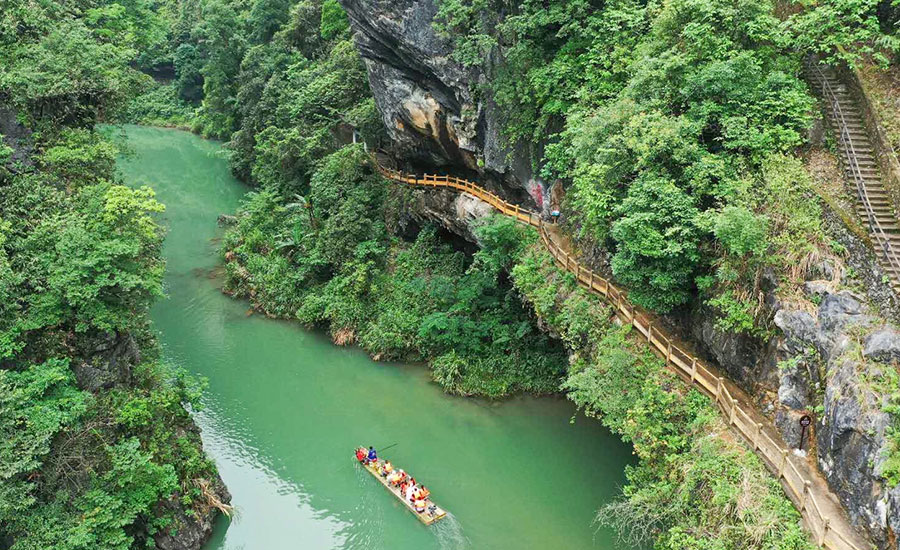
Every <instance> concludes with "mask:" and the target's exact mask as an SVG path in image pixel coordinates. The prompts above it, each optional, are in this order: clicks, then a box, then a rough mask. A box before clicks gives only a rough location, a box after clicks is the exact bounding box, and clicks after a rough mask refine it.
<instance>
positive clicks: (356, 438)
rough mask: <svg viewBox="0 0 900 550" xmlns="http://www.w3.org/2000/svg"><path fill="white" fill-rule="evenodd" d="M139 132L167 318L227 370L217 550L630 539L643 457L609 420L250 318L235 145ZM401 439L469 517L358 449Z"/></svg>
mask: <svg viewBox="0 0 900 550" xmlns="http://www.w3.org/2000/svg"><path fill="white" fill-rule="evenodd" d="M115 131H116V132H119V131H120V130H119V129H115ZM121 131H122V132H124V133H125V134H126V135H127V137H128V145H129V147H130V148H131V149H132V151H133V154H132V155H130V156H127V157H124V158H122V159H120V161H119V166H120V170H121V172H122V174H123V176H124V178H125V180H126V181H127V182H128V183H129V184H130V185H140V184H147V185H151V186H152V187H153V188H154V189H155V190H156V192H157V196H158V198H159V199H160V200H161V201H162V202H163V203H165V205H166V207H167V210H166V212H165V214H164V216H163V217H164V221H165V223H166V225H167V227H168V229H169V233H168V235H167V237H166V243H165V248H164V254H165V257H166V260H167V262H168V271H167V275H166V281H165V284H166V293H167V297H166V299H163V300H161V301H160V302H159V303H158V304H157V305H156V306H155V307H154V309H153V312H152V318H153V323H154V326H155V329H156V330H157V331H158V333H159V337H160V340H161V342H162V345H163V349H164V354H165V356H166V357H167V358H168V359H169V360H171V361H172V362H174V363H177V364H180V365H182V366H183V367H185V368H186V369H188V370H189V371H191V372H193V373H195V374H198V375H202V376H204V377H206V378H208V380H209V388H208V391H207V392H206V394H205V397H204V399H203V401H204V407H203V409H202V410H201V411H200V412H199V413H198V414H197V415H196V418H197V422H198V423H199V425H200V426H201V428H202V430H203V440H204V444H205V446H206V449H207V451H208V452H209V453H210V454H211V455H212V456H213V457H214V459H215V460H216V463H217V464H218V466H219V469H220V471H221V474H222V477H223V479H224V480H225V482H226V484H227V485H228V488H229V489H230V491H231V493H232V495H233V504H234V506H235V507H236V509H237V515H236V517H235V518H234V519H232V520H231V521H228V520H225V519H223V520H221V521H219V523H218V524H217V526H216V531H215V533H214V535H213V538H212V540H211V541H210V542H209V543H208V544H207V546H206V549H207V550H221V549H227V550H238V549H246V550H255V549H260V550H280V549H307V548H309V549H318V548H354V549H355V548H359V549H398V550H403V549H430V548H475V549H495V548H496V549H504V548H517V549H520V550H526V549H547V548H558V549H582V548H596V549H610V548H621V547H622V546H621V545H620V544H618V543H617V542H616V540H615V537H614V535H613V533H611V532H609V531H607V530H605V529H599V530H598V529H597V528H596V526H595V525H593V523H592V521H593V517H594V515H595V512H596V510H597V509H598V508H599V507H600V506H601V505H603V504H604V503H606V502H609V501H611V500H612V499H614V498H616V497H617V495H618V494H619V493H620V490H621V485H622V484H623V483H624V473H623V472H624V467H625V465H626V464H627V463H628V462H629V461H630V460H631V452H630V448H629V447H627V446H626V445H624V444H622V443H621V442H620V441H619V440H618V439H617V438H616V437H614V436H613V435H611V434H610V433H609V432H608V431H606V430H605V429H604V428H602V426H601V425H600V423H599V422H597V421H595V420H591V419H586V418H584V417H583V416H581V415H577V416H575V420H574V422H572V418H573V415H574V414H575V410H574V407H573V406H572V405H571V404H570V403H569V402H567V401H566V400H564V399H562V398H529V397H517V398H513V399H510V400H506V401H503V402H488V401H484V400H478V399H464V398H457V397H451V396H448V395H445V394H444V393H442V391H441V390H440V388H439V387H438V386H436V385H435V384H434V383H432V382H431V381H430V380H429V378H428V373H427V371H426V369H424V368H423V367H422V366H419V365H403V364H389V363H378V362H374V361H372V360H371V359H369V358H368V357H367V356H366V355H365V354H364V353H363V352H362V351H360V350H358V349H354V348H340V347H336V346H334V345H332V344H331V343H330V341H329V340H328V339H327V338H326V337H325V336H323V335H322V334H319V333H317V332H314V331H308V330H304V329H302V328H301V327H299V326H297V325H296V324H294V323H289V322H283V321H273V320H270V319H265V318H263V317H260V316H258V315H252V316H248V315H247V310H248V304H247V303H246V302H244V301H239V300H233V299H230V298H228V297H227V296H225V295H223V294H222V293H221V292H220V285H221V282H220V281H219V280H217V278H216V276H215V273H216V271H215V268H216V266H217V265H218V263H219V257H218V254H217V241H216V238H217V237H219V236H220V235H221V229H218V228H217V227H216V217H217V216H218V215H219V214H221V213H232V212H233V211H234V210H235V207H236V206H237V204H238V201H239V200H240V198H241V196H242V195H243V194H244V193H245V192H247V188H246V187H245V186H243V185H242V184H240V183H239V182H237V181H236V180H235V179H234V178H232V177H231V175H230V174H229V172H228V168H227V162H226V161H225V160H224V158H223V156H222V148H221V146H220V145H219V144H217V143H215V142H211V141H205V140H202V139H200V138H198V137H196V136H193V135H191V134H189V133H185V132H180V131H175V130H164V129H157V128H143V127H135V126H126V127H124V128H123V129H121ZM393 443H397V446H396V447H394V448H393V449H391V450H390V451H388V453H387V454H388V455H389V457H390V458H392V459H393V461H394V463H395V464H396V465H398V466H400V467H403V468H405V469H407V470H408V471H410V472H411V473H412V474H413V475H414V476H415V477H416V478H418V479H419V480H421V481H422V482H424V483H425V484H426V485H428V486H429V488H430V489H431V490H432V495H433V498H434V500H435V501H436V502H438V503H439V504H440V505H441V506H442V507H444V508H446V509H447V510H449V511H450V512H451V513H452V517H450V518H447V519H445V520H443V521H441V522H439V523H438V524H436V525H434V526H431V527H425V526H423V525H422V524H420V523H419V522H418V521H417V520H416V519H415V518H414V517H413V516H412V514H411V513H410V512H409V511H408V510H406V509H405V508H403V507H402V506H401V504H400V503H399V502H397V501H396V500H395V499H394V497H393V496H391V495H390V494H389V493H388V492H387V491H386V490H385V489H384V488H383V487H381V486H380V485H379V484H378V482H377V481H376V480H374V479H372V478H371V476H370V475H369V474H368V473H365V472H364V471H363V470H362V468H360V467H359V465H358V464H356V463H355V461H354V459H353V457H352V456H351V455H352V449H353V447H354V446H355V445H357V444H365V445H369V444H371V445H376V446H386V445H389V444H393Z"/></svg>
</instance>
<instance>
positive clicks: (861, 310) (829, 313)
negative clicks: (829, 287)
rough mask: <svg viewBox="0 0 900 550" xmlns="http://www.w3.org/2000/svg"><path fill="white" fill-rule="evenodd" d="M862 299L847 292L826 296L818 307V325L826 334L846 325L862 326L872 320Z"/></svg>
mask: <svg viewBox="0 0 900 550" xmlns="http://www.w3.org/2000/svg"><path fill="white" fill-rule="evenodd" d="M867 311H868V308H867V307H866V306H864V305H863V298H862V297H860V296H858V295H856V294H854V293H853V292H851V291H849V290H842V291H841V292H838V293H836V294H828V295H827V296H825V298H824V299H823V300H822V303H821V304H820V305H819V324H820V325H821V326H822V329H823V330H825V331H827V332H834V331H837V330H839V329H841V328H843V327H845V326H847V325H851V324H852V325H862V324H866V323H868V322H869V321H871V320H872V317H871V316H869V315H867V314H866V312H867Z"/></svg>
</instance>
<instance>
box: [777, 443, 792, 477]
mask: <svg viewBox="0 0 900 550" xmlns="http://www.w3.org/2000/svg"><path fill="white" fill-rule="evenodd" d="M789 453H790V451H788V450H787V449H781V464H780V465H779V466H778V479H781V478H783V477H784V467H785V465H787V461H788V454H789Z"/></svg>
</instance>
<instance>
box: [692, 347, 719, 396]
mask: <svg viewBox="0 0 900 550" xmlns="http://www.w3.org/2000/svg"><path fill="white" fill-rule="evenodd" d="M696 380H697V358H696V357H691V384H693V383H694V382H695V381H696ZM718 398H719V397H718V396H716V399H718Z"/></svg>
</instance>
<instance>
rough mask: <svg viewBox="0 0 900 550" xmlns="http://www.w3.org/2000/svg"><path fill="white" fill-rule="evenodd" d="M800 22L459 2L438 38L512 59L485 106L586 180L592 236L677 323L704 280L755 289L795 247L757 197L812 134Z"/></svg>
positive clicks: (442, 18) (719, 11) (700, 0)
mask: <svg viewBox="0 0 900 550" xmlns="http://www.w3.org/2000/svg"><path fill="white" fill-rule="evenodd" d="M817 9H818V8H810V9H809V10H805V11H806V12H813V11H816V10H817ZM851 11H852V10H851ZM798 17H800V16H799V15H798ZM789 19H790V21H788V22H785V21H779V20H778V19H777V18H776V17H775V15H774V5H773V4H772V3H771V2H761V3H760V2H757V3H744V4H740V5H737V4H728V3H725V2H719V1H716V0H673V1H669V2H665V3H662V4H639V3H632V2H629V1H626V0H622V1H617V2H612V3H605V4H599V3H594V2H590V1H587V0H581V1H578V2H562V1H551V2H523V3H519V4H517V5H516V6H515V7H510V6H506V5H500V4H498V3H495V2H491V1H489V0H477V1H475V0H472V1H466V0H443V1H442V2H441V4H440V7H439V11H438V18H437V23H436V27H437V28H438V30H439V32H442V33H444V34H445V35H448V36H450V37H452V38H453V39H454V42H455V45H456V48H455V55H457V56H458V57H459V58H460V59H461V60H463V61H465V62H466V63H472V64H475V63H480V62H481V61H482V60H483V59H484V58H485V54H486V53H487V50H488V49H494V50H496V52H497V53H498V54H499V57H500V58H502V60H503V61H502V63H500V65H499V67H497V68H496V70H493V71H492V75H494V76H492V78H491V79H490V81H489V83H488V85H487V87H486V89H485V90H484V92H486V93H489V94H490V95H491V96H492V98H493V99H494V100H495V101H496V102H497V103H498V104H499V105H500V107H501V109H502V111H503V112H504V113H506V115H507V118H506V120H505V126H506V129H505V134H506V136H507V138H508V139H509V140H510V141H511V142H515V143H518V144H520V145H531V146H533V147H532V150H535V151H541V150H543V151H544V157H543V158H535V159H534V161H535V162H536V163H543V169H542V171H543V174H544V175H545V176H546V177H563V178H567V179H571V182H572V185H571V187H570V190H571V193H570V194H569V196H570V204H569V206H571V207H572V208H573V209H574V212H573V215H572V217H573V219H574V220H575V221H577V222H578V224H579V226H580V227H581V236H582V237H583V238H586V239H588V240H590V241H592V242H594V243H597V244H599V245H607V246H608V247H609V248H610V250H611V252H613V259H612V265H613V269H614V273H615V275H616V277H617V279H619V280H620V281H622V282H623V283H625V285H626V286H628V287H629V290H630V291H631V296H632V297H633V298H634V299H635V301H636V302H638V303H639V304H641V305H644V306H646V307H649V308H651V309H655V310H659V311H669V310H671V309H672V308H674V307H677V306H679V305H681V304H684V303H685V302H687V301H689V300H690V299H691V297H692V296H693V295H694V292H695V288H694V285H695V281H696V280H697V278H698V277H701V278H704V279H703V280H704V281H706V280H707V279H706V277H708V276H709V275H710V274H713V275H715V277H716V278H717V279H718V278H719V275H723V276H725V275H727V277H723V278H722V280H727V281H728V284H729V285H731V286H738V285H744V286H745V285H747V284H749V281H752V280H755V279H754V277H752V276H751V273H752V272H754V270H756V269H757V268H759V267H760V266H761V265H762V264H763V263H764V262H765V260H766V254H767V253H768V252H770V250H771V249H772V247H773V245H774V246H775V247H776V248H778V247H780V246H781V243H780V242H772V241H773V239H778V238H782V237H784V236H785V233H783V232H781V231H780V228H779V227H778V226H777V223H778V221H779V220H774V219H772V218H774V217H775V216H771V215H770V214H769V210H777V209H778V208H779V205H777V204H774V203H769V204H762V203H760V202H758V201H756V200H755V199H754V198H753V197H752V196H751V194H749V193H748V194H746V195H745V194H744V190H745V188H746V185H747V184H746V179H747V178H748V175H749V177H750V178H751V179H753V180H754V183H755V181H756V180H757V179H758V178H759V176H761V175H762V174H763V173H764V172H765V171H766V170H768V169H769V167H768V165H769V164H770V163H772V159H774V158H776V157H777V155H778V154H781V153H786V152H790V151H791V150H792V149H794V148H795V147H797V146H799V145H801V144H802V143H803V140H804V136H805V132H806V128H807V127H808V125H809V121H810V114H811V112H812V109H813V106H814V102H813V100H812V97H811V96H810V95H809V93H808V91H807V87H806V85H805V84H804V83H803V82H802V80H801V79H800V77H799V72H800V60H801V56H800V55H798V54H797V53H796V50H795V49H794V44H795V43H796V41H797V40H798V39H797V37H796V32H795V30H794V29H796V26H792V25H793V19H791V18H789ZM560 128H562V129H563V130H562V131H561V132H560V131H559V130H560ZM554 132H555V133H554ZM548 135H550V136H551V137H550V138H549V139H548V138H547V136H548ZM548 142H549V143H548ZM545 145H546V146H545ZM535 146H536V147H535ZM759 179H761V180H762V184H763V185H764V186H768V184H767V182H765V179H764V178H759ZM791 191H796V190H791ZM768 194H769V193H766V195H768ZM797 199H803V200H805V197H803V194H802V193H795V194H794V195H793V196H791V197H789V198H788V200H789V201H791V202H794V201H796V200H797ZM776 202H777V201H776ZM766 219H770V222H769V223H767V222H766V221H765V220H766ZM770 225H771V226H772V227H770ZM796 240H797V241H798V242H799V241H800V239H796ZM739 241H743V242H739ZM720 244H721V245H722V246H718V245H720ZM723 257H724V259H721V258H723ZM738 258H740V261H738ZM720 259H721V261H720ZM726 264H727V265H726ZM739 264H740V265H739ZM725 268H728V269H731V271H729V272H728V273H725V271H727V270H726V269H725ZM709 286H710V285H708V284H707V285H706V287H709ZM713 286H715V287H716V292H721V290H722V288H721V287H720V286H719V285H713ZM725 286H728V285H725ZM752 290H753V289H748V288H742V289H741V291H742V292H750V291H752Z"/></svg>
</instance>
